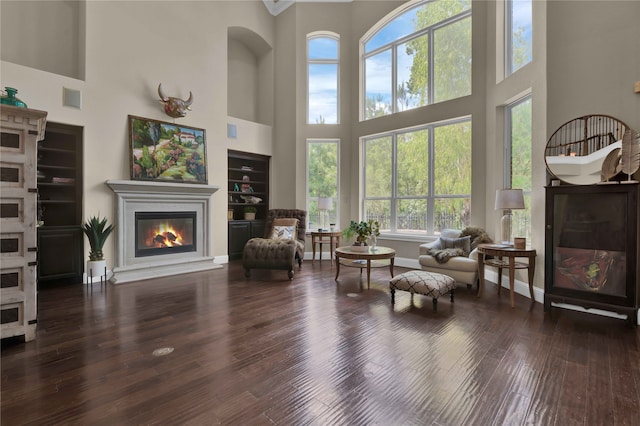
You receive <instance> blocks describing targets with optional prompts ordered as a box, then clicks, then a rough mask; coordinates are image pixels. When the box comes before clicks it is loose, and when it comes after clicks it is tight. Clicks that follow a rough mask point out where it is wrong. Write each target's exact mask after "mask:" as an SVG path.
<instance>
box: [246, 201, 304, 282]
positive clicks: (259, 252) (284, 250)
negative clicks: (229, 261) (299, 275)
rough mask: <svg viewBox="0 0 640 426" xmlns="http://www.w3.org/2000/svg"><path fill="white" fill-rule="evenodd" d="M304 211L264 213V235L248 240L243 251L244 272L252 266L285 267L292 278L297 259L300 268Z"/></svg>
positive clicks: (302, 249) (278, 210) (285, 210)
mask: <svg viewBox="0 0 640 426" xmlns="http://www.w3.org/2000/svg"><path fill="white" fill-rule="evenodd" d="M306 220H307V212H306V211H304V210H297V209H273V210H269V211H268V212H267V219H266V223H265V235H264V238H252V239H250V240H249V241H247V244H246V245H245V246H244V250H243V252H242V265H243V267H244V270H245V275H246V276H247V277H249V276H250V273H251V269H282V270H286V271H287V273H288V276H289V279H293V268H294V266H295V263H296V261H297V262H298V267H302V259H303V257H304V243H305V231H306Z"/></svg>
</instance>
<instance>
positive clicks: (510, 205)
mask: <svg viewBox="0 0 640 426" xmlns="http://www.w3.org/2000/svg"><path fill="white" fill-rule="evenodd" d="M508 209H510V210H513V209H524V194H523V193H522V189H497V190H496V210H508Z"/></svg>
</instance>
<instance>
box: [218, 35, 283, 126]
mask: <svg viewBox="0 0 640 426" xmlns="http://www.w3.org/2000/svg"><path fill="white" fill-rule="evenodd" d="M227 37H228V50H227V67H228V70H227V71H228V72H227V115H229V116H231V117H236V118H240V119H243V120H247V121H252V122H255V123H260V124H265V125H269V126H271V125H273V92H274V91H273V81H274V80H273V67H274V63H273V48H272V47H271V46H270V45H269V43H267V42H266V41H265V40H264V39H263V38H262V37H261V36H259V35H258V34H256V33H255V32H253V31H251V30H249V29H247V28H244V27H229V28H228V30H227Z"/></svg>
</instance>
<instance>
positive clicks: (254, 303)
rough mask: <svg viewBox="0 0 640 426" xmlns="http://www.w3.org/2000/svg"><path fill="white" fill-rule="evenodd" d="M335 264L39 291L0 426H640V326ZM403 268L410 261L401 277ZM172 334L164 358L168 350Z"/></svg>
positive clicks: (11, 355)
mask: <svg viewBox="0 0 640 426" xmlns="http://www.w3.org/2000/svg"><path fill="white" fill-rule="evenodd" d="M334 268H335V266H333V267H332V265H331V264H330V262H329V261H323V262H322V263H320V262H318V261H316V262H315V263H314V264H312V263H311V262H310V261H305V262H304V263H303V265H302V269H301V270H300V271H298V270H296V276H295V277H294V279H293V281H289V280H288V279H287V277H286V272H284V271H254V274H253V278H252V279H245V278H244V276H243V272H242V269H241V266H240V264H239V263H238V262H232V263H230V264H229V265H225V267H224V268H223V269H218V270H214V271H210V272H203V273H194V274H188V275H183V276H177V277H167V278H160V279H155V280H148V281H143V282H137V283H130V284H122V285H119V286H113V285H111V284H109V285H107V286H106V287H101V286H100V285H94V286H93V288H91V287H87V286H83V285H74V286H66V287H60V288H51V289H46V290H42V291H40V293H39V314H38V332H37V338H36V340H35V341H33V342H29V343H26V344H25V343H16V342H12V341H6V340H5V341H4V342H3V347H2V394H1V397H2V412H1V418H0V421H1V422H2V425H23V424H43V425H52V424H87V425H89V424H90V425H133V424H167V425H176V424H188V425H201V424H203V425H204V424H238V425H256V424H257V425H260V424H267V425H269V424H283V425H302V424H316V425H340V424H347V425H373V424H377V425H431V424H435V425H490V424H509V425H511V424H514V425H519V424H534V425H547V424H554V425H574V424H575V425H577V424H580V425H614V424H615V425H637V424H638V420H639V419H640V332H639V331H638V329H635V328H632V327H630V326H628V325H627V324H626V323H625V322H624V321H622V320H616V319H611V318H605V317H600V316H596V315H590V314H584V313H578V312H571V311H566V310H559V309H555V310H554V311H553V312H552V314H551V315H549V314H544V312H543V309H542V305H540V304H535V303H534V304H531V303H530V302H529V300H528V299H525V298H524V297H522V296H516V307H515V309H512V308H511V307H510V301H509V292H508V291H503V292H502V295H501V296H500V297H499V296H498V295H497V292H496V287H495V285H491V284H488V285H487V286H486V288H485V290H484V293H483V295H482V297H481V298H477V297H476V296H475V294H474V292H472V291H469V290H467V289H466V288H465V287H459V288H458V291H457V293H456V298H455V303H454V304H453V305H452V304H451V303H450V302H449V298H448V297H442V298H441V300H440V303H439V304H438V312H434V311H433V309H432V303H431V299H430V298H425V297H423V296H415V298H414V301H413V304H411V301H410V300H411V299H410V295H409V294H408V293H405V292H398V293H397V294H396V304H395V307H394V308H392V307H391V306H390V297H389V292H388V281H389V271H388V270H387V269H375V270H373V271H372V277H371V289H370V290H367V289H366V274H364V275H363V276H362V277H361V276H360V274H359V272H358V269H354V268H341V272H340V277H339V281H338V282H337V283H336V281H334V274H335V269H334ZM401 271H404V269H402V268H396V273H399V272H401ZM163 348H173V351H172V352H170V353H168V354H164V355H160V356H156V355H154V351H157V350H161V349H163Z"/></svg>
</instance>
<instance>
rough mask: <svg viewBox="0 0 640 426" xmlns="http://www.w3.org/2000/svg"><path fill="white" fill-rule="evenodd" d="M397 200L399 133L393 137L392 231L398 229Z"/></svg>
mask: <svg viewBox="0 0 640 426" xmlns="http://www.w3.org/2000/svg"><path fill="white" fill-rule="evenodd" d="M397 200H398V135H397V133H394V134H392V137H391V207H390V209H391V212H390V213H391V232H396V231H397V230H398V224H397V223H396V221H397V215H396V211H397V205H398V203H397Z"/></svg>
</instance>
